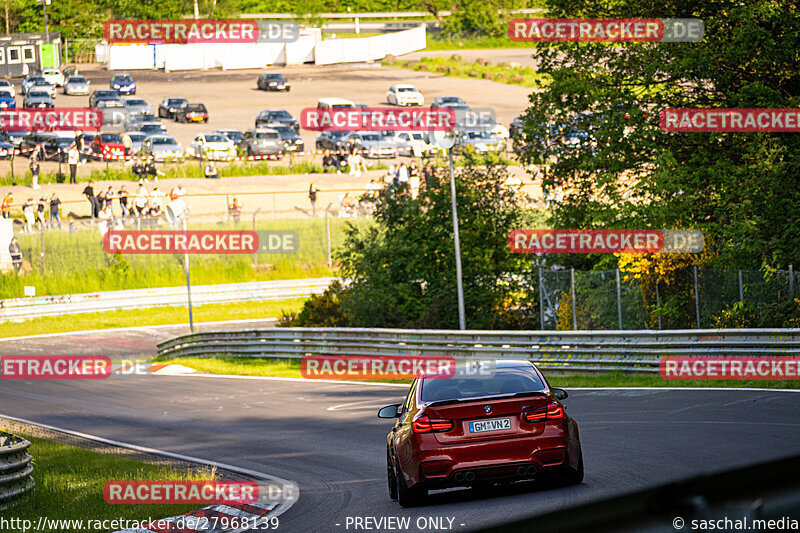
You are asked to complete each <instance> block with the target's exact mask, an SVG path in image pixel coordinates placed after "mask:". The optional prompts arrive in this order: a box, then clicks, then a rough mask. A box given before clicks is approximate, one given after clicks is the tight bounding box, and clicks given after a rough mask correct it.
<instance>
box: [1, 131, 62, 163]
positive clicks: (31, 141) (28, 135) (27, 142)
mask: <svg viewBox="0 0 800 533" xmlns="http://www.w3.org/2000/svg"><path fill="white" fill-rule="evenodd" d="M7 133H8V134H9V135H10V134H12V133H16V134H17V136H18V138H19V142H18V144H17V148H19V150H21V151H22V153H23V154H24V155H25V156H27V157H30V155H31V150H33V149H34V148H36V147H37V146H39V145H40V144H44V142H45V141H46V140H47V139H49V138H50V137H52V136H53V133H52V132H47V131H29V132H11V131H9V132H7ZM20 133H21V134H23V135H19V134H20ZM9 139H10V140H11V143H12V144H14V140H13V137H9Z"/></svg>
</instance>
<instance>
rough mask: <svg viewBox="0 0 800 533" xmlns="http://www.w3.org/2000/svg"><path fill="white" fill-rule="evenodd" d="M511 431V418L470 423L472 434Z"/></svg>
mask: <svg viewBox="0 0 800 533" xmlns="http://www.w3.org/2000/svg"><path fill="white" fill-rule="evenodd" d="M503 429H511V419H510V418H493V419H491V420H479V421H477V422H470V423H469V432H470V433H483V432H484V431H500V430H503Z"/></svg>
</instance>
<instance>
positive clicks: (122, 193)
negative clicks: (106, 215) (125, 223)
mask: <svg viewBox="0 0 800 533" xmlns="http://www.w3.org/2000/svg"><path fill="white" fill-rule="evenodd" d="M117 198H119V209H120V211H122V218H123V219H124V218H126V217H127V216H128V189H126V188H125V186H124V185H123V186H122V187H120V188H119V191H117Z"/></svg>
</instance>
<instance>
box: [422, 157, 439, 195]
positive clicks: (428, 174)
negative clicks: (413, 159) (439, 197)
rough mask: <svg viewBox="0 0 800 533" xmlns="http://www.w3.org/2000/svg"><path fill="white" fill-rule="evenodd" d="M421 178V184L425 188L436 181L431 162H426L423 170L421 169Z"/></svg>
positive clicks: (431, 185)
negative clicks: (422, 181)
mask: <svg viewBox="0 0 800 533" xmlns="http://www.w3.org/2000/svg"><path fill="white" fill-rule="evenodd" d="M422 178H423V180H424V183H423V185H424V186H425V188H426V189H428V188H430V187H433V186H434V183H435V181H436V174H435V171H434V170H433V163H428V164H427V165H425V170H423V171H422Z"/></svg>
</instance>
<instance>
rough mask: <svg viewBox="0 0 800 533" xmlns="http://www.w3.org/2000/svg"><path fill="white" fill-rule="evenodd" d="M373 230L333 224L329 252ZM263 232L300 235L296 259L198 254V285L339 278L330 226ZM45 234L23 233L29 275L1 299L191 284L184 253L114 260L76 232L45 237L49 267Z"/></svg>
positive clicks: (274, 226) (3, 282)
mask: <svg viewBox="0 0 800 533" xmlns="http://www.w3.org/2000/svg"><path fill="white" fill-rule="evenodd" d="M348 222H352V223H353V224H357V225H361V224H369V223H370V222H369V221H368V220H366V219H363V218H359V219H339V218H331V219H330V226H331V249H332V250H336V249H337V248H338V247H339V246H340V245H341V244H342V242H343V241H344V235H345V233H344V232H345V227H346V225H347V223H348ZM201 228H202V229H243V230H249V229H252V225H251V223H250V221H249V220H246V219H245V220H242V222H241V223H240V224H239V226H234V225H233V224H230V225H227V224H224V223H217V224H214V223H211V224H192V225H191V226H190V228H189V229H201ZM256 229H257V230H284V231H289V230H290V231H296V232H297V234H298V238H299V243H300V248H299V250H298V251H297V252H296V253H293V254H271V255H259V256H258V265H254V264H253V256H251V255H234V254H232V255H193V256H191V257H190V259H189V265H190V273H191V279H192V284H193V285H216V284H222V283H238V282H246V281H267V280H279V279H300V278H316V277H327V276H331V275H334V274H335V265H334V268H333V269H331V268H329V267H328V253H327V245H326V231H325V222H324V220H322V219H321V218H317V219H311V218H309V219H292V220H288V219H286V220H275V222H270V221H269V220H264V221H259V222H258V223H257V224H256ZM40 238H41V236H40V235H39V234H20V235H18V237H17V239H18V240H19V244H20V247H21V248H22V254H23V257H24V258H25V259H26V260H29V261H30V267H31V271H30V272H28V273H23V274H17V273H16V272H6V273H3V274H0V299H4V298H22V297H23V296H24V287H25V286H26V285H32V286H34V287H36V296H37V297H38V296H47V295H58V294H78V293H85V292H95V291H114V290H125V289H140V288H156V287H173V286H180V285H185V284H186V276H185V273H184V268H183V255H182V254H178V255H136V254H131V255H110V254H107V253H106V252H105V251H104V250H103V244H102V242H103V241H102V236H101V235H100V232H98V231H91V230H80V231H77V232H75V233H62V232H49V233H45V236H44V248H45V262H44V263H45V264H44V269H42V264H41V261H40V258H39V253H40V249H41V243H40Z"/></svg>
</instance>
